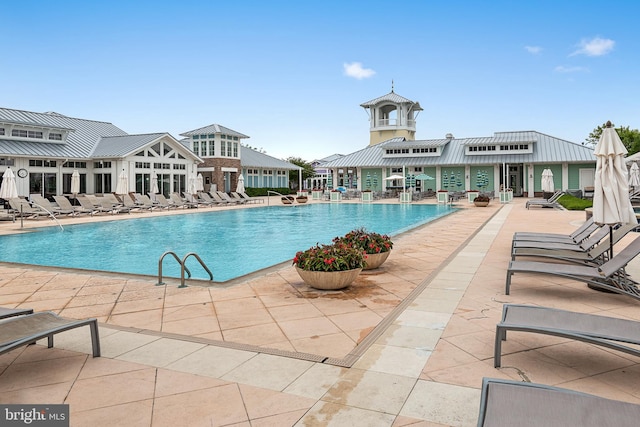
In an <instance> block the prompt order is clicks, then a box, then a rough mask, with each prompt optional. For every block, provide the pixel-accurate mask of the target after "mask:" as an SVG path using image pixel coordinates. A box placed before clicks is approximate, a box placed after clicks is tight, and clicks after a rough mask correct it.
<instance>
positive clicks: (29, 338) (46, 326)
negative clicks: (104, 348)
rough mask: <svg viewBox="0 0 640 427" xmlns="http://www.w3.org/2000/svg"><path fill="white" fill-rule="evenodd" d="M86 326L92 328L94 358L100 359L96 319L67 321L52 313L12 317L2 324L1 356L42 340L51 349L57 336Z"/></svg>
mask: <svg viewBox="0 0 640 427" xmlns="http://www.w3.org/2000/svg"><path fill="white" fill-rule="evenodd" d="M86 325H88V326H89V327H90V328H91V343H92V348H93V357H99V356H100V339H99V336H98V321H97V320H96V319H86V320H75V319H65V318H63V317H59V316H57V315H55V314H54V313H52V312H50V311H45V312H40V313H34V314H26V315H22V316H17V317H12V318H10V319H7V320H4V321H2V322H0V355H1V354H4V353H6V352H8V351H11V350H13V349H15V348H18V347H21V346H24V345H28V344H31V343H34V342H36V341H37V340H39V339H42V338H47V341H48V342H47V344H48V347H49V348H51V347H53V336H54V335H55V334H58V333H60V332H64V331H68V330H70V329H74V328H78V327H80V326H86Z"/></svg>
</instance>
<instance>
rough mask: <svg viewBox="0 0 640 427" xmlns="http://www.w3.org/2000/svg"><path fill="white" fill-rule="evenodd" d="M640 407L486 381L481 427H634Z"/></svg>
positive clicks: (526, 385)
mask: <svg viewBox="0 0 640 427" xmlns="http://www.w3.org/2000/svg"><path fill="white" fill-rule="evenodd" d="M639 419H640V405H635V404H633V403H628V402H620V401H618V400H611V399H605V398H603V397H599V396H594V395H592V394H586V393H581V392H578V391H573V390H568V389H564V388H560V387H552V386H547V385H543V384H535V383H528V382H523V381H513V380H502V379H494V378H483V380H482V394H481V397H480V414H479V416H478V427H514V426H518V427H534V426H535V427H540V426H553V427H577V426H580V427H603V426H616V427H632V426H637V425H638V420H639Z"/></svg>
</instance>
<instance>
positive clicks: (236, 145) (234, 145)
mask: <svg viewBox="0 0 640 427" xmlns="http://www.w3.org/2000/svg"><path fill="white" fill-rule="evenodd" d="M233 157H238V143H237V142H234V143H233Z"/></svg>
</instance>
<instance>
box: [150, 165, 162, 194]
mask: <svg viewBox="0 0 640 427" xmlns="http://www.w3.org/2000/svg"><path fill="white" fill-rule="evenodd" d="M159 192H160V189H159V188H158V174H157V173H156V171H153V174H152V175H151V191H150V193H151V194H150V198H151V199H152V200H156V194H158V193H159Z"/></svg>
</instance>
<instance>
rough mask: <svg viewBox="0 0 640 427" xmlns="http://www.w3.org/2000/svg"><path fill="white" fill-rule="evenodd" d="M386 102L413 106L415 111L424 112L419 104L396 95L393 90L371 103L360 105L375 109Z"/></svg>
mask: <svg viewBox="0 0 640 427" xmlns="http://www.w3.org/2000/svg"><path fill="white" fill-rule="evenodd" d="M385 102H390V103H393V104H413V108H412V109H413V110H417V111H422V107H420V103H419V102H415V101H412V100H410V99H407V98H405V97H404V96H400V95H398V94H397V93H395V92H394V91H393V90H392V91H391V92H389V93H388V94H386V95H383V96H379V97H377V98H375V99H372V100H371V101H367V102H365V103H362V104H360V106H361V107H364V108H369V107H375V106H376V105H378V104H382V103H385Z"/></svg>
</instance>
